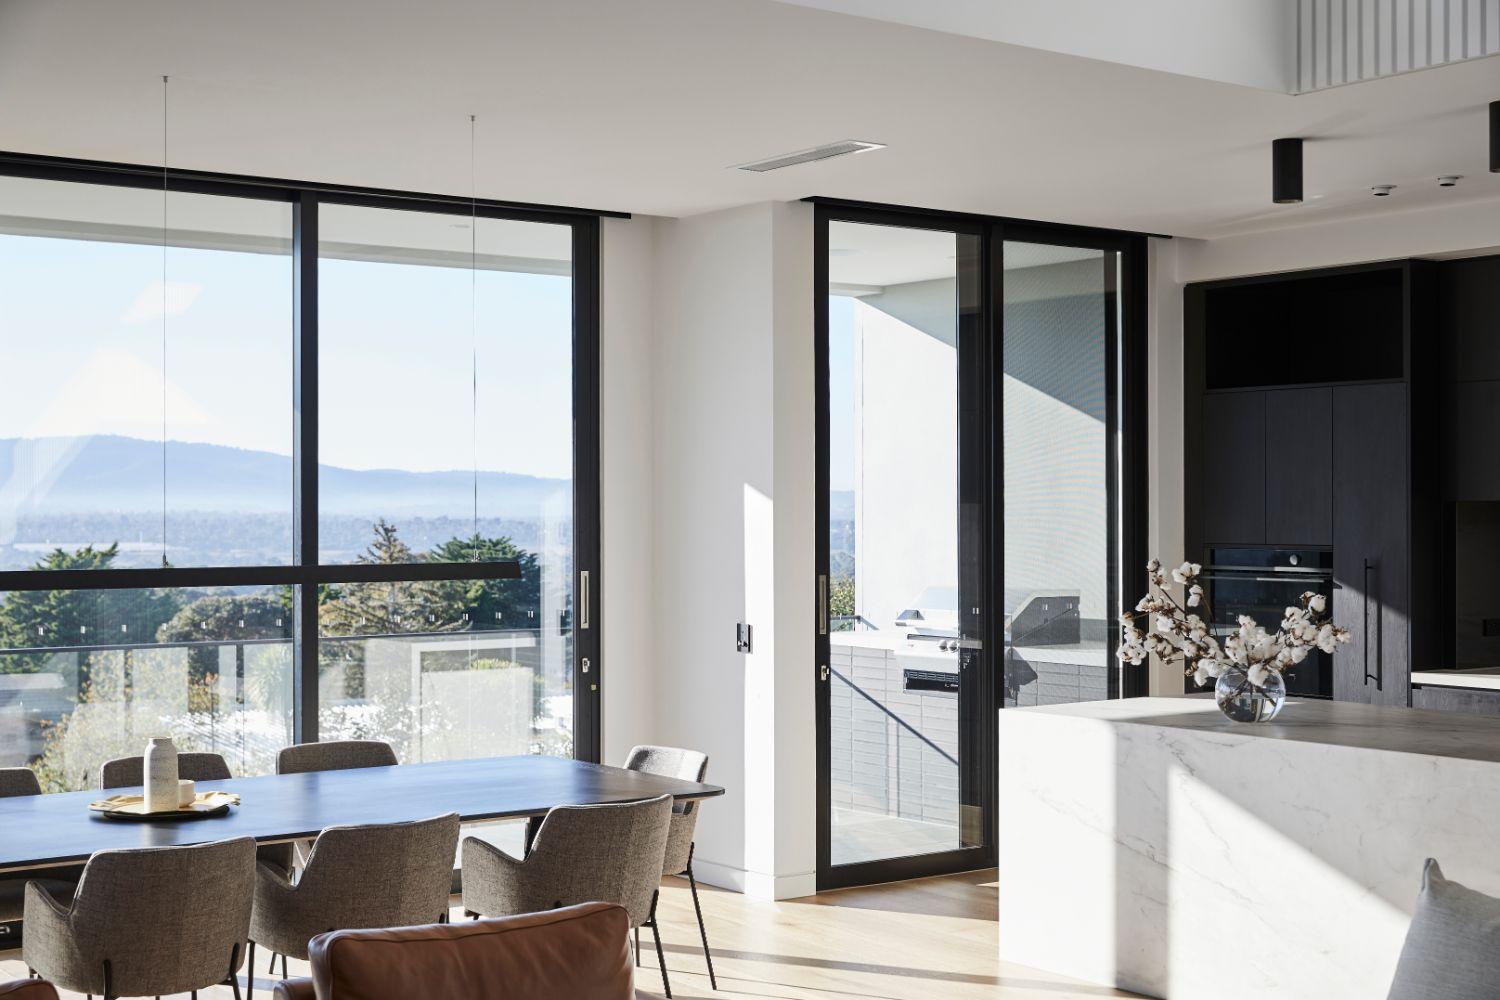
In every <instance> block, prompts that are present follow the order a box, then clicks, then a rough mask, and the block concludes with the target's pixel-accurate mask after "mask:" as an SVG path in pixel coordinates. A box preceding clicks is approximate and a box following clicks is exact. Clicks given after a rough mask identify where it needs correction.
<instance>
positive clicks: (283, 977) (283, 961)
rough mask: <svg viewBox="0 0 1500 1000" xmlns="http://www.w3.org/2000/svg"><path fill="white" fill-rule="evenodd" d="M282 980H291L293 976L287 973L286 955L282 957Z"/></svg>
mask: <svg viewBox="0 0 1500 1000" xmlns="http://www.w3.org/2000/svg"><path fill="white" fill-rule="evenodd" d="M281 978H282V979H291V978H292V974H291V973H290V972H288V971H287V967H286V956H285V955H282V956H281Z"/></svg>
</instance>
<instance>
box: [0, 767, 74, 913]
mask: <svg viewBox="0 0 1500 1000" xmlns="http://www.w3.org/2000/svg"><path fill="white" fill-rule="evenodd" d="M40 794H42V784H41V782H39V781H38V780H37V777H36V772H35V771H33V770H32V769H31V768H29V767H0V799H8V798H13V797H15V796H18V795H40ZM81 874H83V866H82V865H68V866H66V867H61V868H42V869H37V870H33V871H21V872H11V873H8V874H5V875H0V923H10V922H11V921H13V920H20V919H21V917H22V916H23V915H24V912H25V907H26V883H27V882H28V881H36V882H40V883H41V884H42V886H43V887H44V888H45V889H46V890H47V891H48V892H49V893H51V894H52V898H54V899H56V900H58V901H59V902H61V903H66V902H68V901H69V900H70V899H72V898H73V890H75V889H76V888H77V887H78V876H79V875H81Z"/></svg>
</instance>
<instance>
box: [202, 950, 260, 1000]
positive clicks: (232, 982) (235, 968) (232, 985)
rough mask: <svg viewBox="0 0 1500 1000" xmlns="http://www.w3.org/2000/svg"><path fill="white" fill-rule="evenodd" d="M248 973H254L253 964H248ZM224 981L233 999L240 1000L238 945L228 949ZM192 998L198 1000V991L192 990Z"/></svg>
mask: <svg viewBox="0 0 1500 1000" xmlns="http://www.w3.org/2000/svg"><path fill="white" fill-rule="evenodd" d="M249 971H250V975H252V976H254V975H255V966H254V965H251V966H249ZM224 982H225V983H227V984H228V985H229V989H230V991H231V992H232V993H234V1000H240V946H239V944H235V945H234V947H232V948H230V949H229V975H227V976H225V977H224ZM193 1000H198V991H197V990H194V991H193Z"/></svg>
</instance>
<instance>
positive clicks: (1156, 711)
mask: <svg viewBox="0 0 1500 1000" xmlns="http://www.w3.org/2000/svg"><path fill="white" fill-rule="evenodd" d="M1012 712H1026V713H1028V714H1032V715H1057V716H1065V717H1068V718H1079V719H1098V720H1100V721H1106V722H1115V723H1119V724H1124V725H1137V726H1156V727H1163V728H1168V729H1177V730H1188V731H1193V732H1201V733H1205V734H1214V735H1219V736H1229V737H1238V738H1244V739H1269V740H1290V741H1293V742H1299V743H1319V744H1323V745H1325V746H1343V747H1357V748H1362V749H1367V750H1385V751H1389V752H1392V753H1410V754H1423V755H1426V756H1429V757H1452V758H1457V759H1462V760H1477V761H1490V762H1494V763H1500V718H1495V717H1491V716H1485V715H1471V714H1468V713H1465V712H1433V711H1425V710H1422V709H1415V708H1393V707H1388V706H1383V705H1361V704H1356V703H1353V702H1336V701H1320V700H1311V699H1310V700H1305V701H1304V700H1297V699H1290V700H1288V701H1287V703H1286V704H1285V705H1284V706H1282V709H1281V714H1279V715H1278V716H1277V717H1276V719H1275V721H1273V722H1261V723H1254V724H1250V723H1243V722H1231V721H1230V720H1229V719H1227V718H1226V717H1225V716H1224V714H1223V713H1222V712H1220V711H1219V709H1218V706H1216V705H1215V704H1214V703H1213V702H1212V701H1211V700H1209V699H1208V698H1206V697H1189V698H1124V699H1119V700H1116V701H1089V702H1081V703H1078V704H1072V705H1040V706H1036V707H1032V708H1006V709H1002V710H1001V712H1000V717H1001V720H1002V722H1003V720H1004V718H1005V716H1006V715H1008V714H1010V713H1012Z"/></svg>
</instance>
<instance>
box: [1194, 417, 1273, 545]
mask: <svg viewBox="0 0 1500 1000" xmlns="http://www.w3.org/2000/svg"><path fill="white" fill-rule="evenodd" d="M1203 447H1204V449H1205V452H1206V453H1205V455H1204V456H1203V463H1202V465H1201V468H1202V469H1203V478H1202V480H1201V481H1200V483H1199V488H1200V489H1201V490H1202V491H1203V492H1202V497H1203V533H1204V537H1205V538H1207V539H1208V540H1209V541H1210V542H1213V543H1216V544H1220V545H1227V544H1242V545H1259V544H1261V543H1262V542H1263V541H1265V537H1266V492H1265V481H1266V394H1265V393H1263V392H1225V393H1216V394H1212V395H1208V396H1205V397H1204V398H1203Z"/></svg>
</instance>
